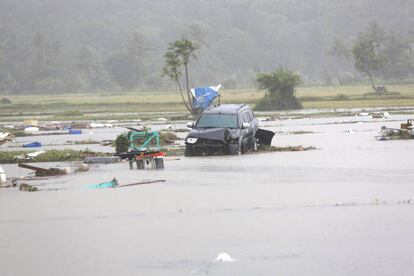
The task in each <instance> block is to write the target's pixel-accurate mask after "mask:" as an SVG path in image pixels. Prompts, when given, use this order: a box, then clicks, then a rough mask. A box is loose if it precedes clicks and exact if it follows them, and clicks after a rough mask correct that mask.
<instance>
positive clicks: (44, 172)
mask: <svg viewBox="0 0 414 276" xmlns="http://www.w3.org/2000/svg"><path fill="white" fill-rule="evenodd" d="M18 166H19V167H20V168H24V169H29V170H34V171H35V175H36V176H57V175H67V174H69V172H70V169H68V168H65V169H58V168H49V169H45V168H40V167H36V166H32V165H28V164H24V163H19V165H18Z"/></svg>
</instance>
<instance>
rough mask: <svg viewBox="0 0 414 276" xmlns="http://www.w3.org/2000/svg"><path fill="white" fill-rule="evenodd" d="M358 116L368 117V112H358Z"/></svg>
mask: <svg viewBox="0 0 414 276" xmlns="http://www.w3.org/2000/svg"><path fill="white" fill-rule="evenodd" d="M358 116H369V113H368V112H360V113H358Z"/></svg>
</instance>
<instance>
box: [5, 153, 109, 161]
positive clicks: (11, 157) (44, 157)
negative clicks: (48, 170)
mask: <svg viewBox="0 0 414 276" xmlns="http://www.w3.org/2000/svg"><path fill="white" fill-rule="evenodd" d="M30 152H31V151H1V152H0V164H7V163H20V162H24V163H28V162H65V161H81V160H83V159H84V158H85V157H87V156H108V155H109V156H111V155H112V154H108V153H100V152H93V151H88V150H85V151H82V150H80V151H77V150H48V151H46V152H45V153H43V154H41V155H39V156H37V157H34V158H33V159H30V160H19V159H18V158H16V156H24V155H25V154H27V153H30Z"/></svg>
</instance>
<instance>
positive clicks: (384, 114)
mask: <svg viewBox="0 0 414 276" xmlns="http://www.w3.org/2000/svg"><path fill="white" fill-rule="evenodd" d="M382 116H383V117H384V118H388V117H390V113H388V112H386V111H385V112H384V113H383V114H382Z"/></svg>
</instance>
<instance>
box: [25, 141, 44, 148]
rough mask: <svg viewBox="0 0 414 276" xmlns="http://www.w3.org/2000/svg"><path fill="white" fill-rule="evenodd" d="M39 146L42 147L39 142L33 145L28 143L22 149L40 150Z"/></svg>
mask: <svg viewBox="0 0 414 276" xmlns="http://www.w3.org/2000/svg"><path fill="white" fill-rule="evenodd" d="M41 146H42V143H40V142H33V143H28V144H24V145H23V147H24V148H40V147H41Z"/></svg>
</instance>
